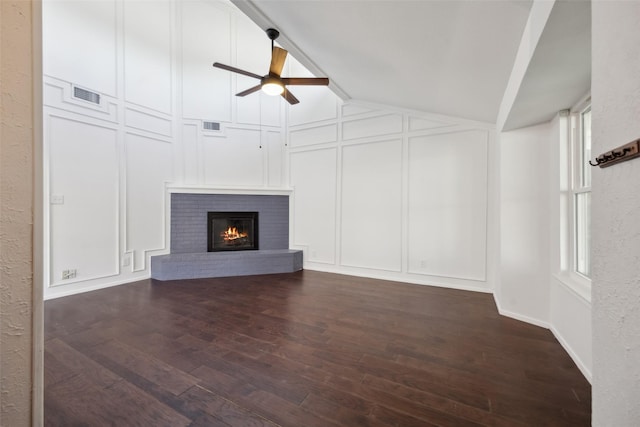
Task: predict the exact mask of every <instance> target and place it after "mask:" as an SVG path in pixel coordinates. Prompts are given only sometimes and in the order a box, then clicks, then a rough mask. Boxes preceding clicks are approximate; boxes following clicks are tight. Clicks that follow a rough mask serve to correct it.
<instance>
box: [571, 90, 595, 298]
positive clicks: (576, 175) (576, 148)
mask: <svg viewBox="0 0 640 427" xmlns="http://www.w3.org/2000/svg"><path fill="white" fill-rule="evenodd" d="M590 109H591V97H590V96H589V97H587V98H586V99H585V100H583V101H582V102H580V103H578V104H577V105H576V106H575V107H574V108H572V109H571V111H570V116H569V119H570V122H569V123H570V124H569V130H570V136H569V137H570V147H571V151H570V156H569V159H568V160H569V170H570V174H571V179H570V189H569V195H570V200H569V201H568V202H569V203H568V206H567V208H568V209H567V211H568V212H567V213H568V216H569V218H568V225H569V239H568V243H569V252H570V253H569V254H568V255H569V256H568V261H569V262H568V264H569V265H568V267H569V268H568V270H569V271H568V273H569V275H570V277H571V279H572V280H573V281H575V282H577V283H579V284H580V285H582V286H585V287H588V288H589V289H590V288H591V278H590V277H588V276H587V275H585V274H583V273H581V272H579V271H578V248H577V239H578V231H577V226H578V210H577V199H578V195H579V194H586V193H589V194H590V193H591V185H590V183H589V185H583V184H582V169H581V163H582V162H583V161H584V162H585V166H584V167H585V168H590V167H591V166H590V165H589V164H588V163H587V161H588V159H587V158H586V156H583V152H582V146H583V144H582V141H583V134H582V117H583V116H582V115H583V113H585V112H587V111H589V110H590ZM589 215H590V213H589ZM588 250H589V248H587V252H588ZM587 256H588V257H589V255H587ZM589 264H590V266H589V270H590V269H591V261H590V260H589Z"/></svg>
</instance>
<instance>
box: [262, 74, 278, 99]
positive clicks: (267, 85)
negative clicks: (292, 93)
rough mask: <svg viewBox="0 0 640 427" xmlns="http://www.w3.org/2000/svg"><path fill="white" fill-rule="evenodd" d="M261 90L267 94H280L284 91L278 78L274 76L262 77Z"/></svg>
mask: <svg viewBox="0 0 640 427" xmlns="http://www.w3.org/2000/svg"><path fill="white" fill-rule="evenodd" d="M260 85H261V86H262V91H263V92H264V93H266V94H267V95H271V96H276V95H282V92H284V85H283V84H282V82H281V81H280V79H279V78H277V77H275V76H265V77H263V78H262V83H260Z"/></svg>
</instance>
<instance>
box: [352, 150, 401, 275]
mask: <svg viewBox="0 0 640 427" xmlns="http://www.w3.org/2000/svg"><path fill="white" fill-rule="evenodd" d="M401 198H402V141H401V140H393V141H385V142H377V143H370V144H360V145H352V146H347V147H344V148H343V151H342V225H341V233H340V235H341V254H342V255H341V264H342V265H346V266H351V267H364V268H372V269H379V270H390V271H400V270H401V269H402V199H401Z"/></svg>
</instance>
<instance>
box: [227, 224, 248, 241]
mask: <svg viewBox="0 0 640 427" xmlns="http://www.w3.org/2000/svg"><path fill="white" fill-rule="evenodd" d="M247 236H248V234H247V233H240V232H239V231H238V229H237V228H236V227H229V228H227V229H226V230H225V231H223V232H222V238H223V239H224V240H225V241H231V240H237V239H242V238H245V237H247Z"/></svg>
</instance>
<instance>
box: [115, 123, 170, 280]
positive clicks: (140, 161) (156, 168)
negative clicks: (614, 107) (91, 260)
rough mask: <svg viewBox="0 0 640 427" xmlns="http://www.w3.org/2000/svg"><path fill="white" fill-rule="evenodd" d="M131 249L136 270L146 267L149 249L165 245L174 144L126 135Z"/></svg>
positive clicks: (128, 219)
mask: <svg viewBox="0 0 640 427" xmlns="http://www.w3.org/2000/svg"><path fill="white" fill-rule="evenodd" d="M126 170H127V175H126V191H127V212H126V216H127V228H126V236H127V237H126V243H127V247H126V250H127V251H133V253H134V257H133V269H134V270H142V269H144V268H145V251H149V250H153V249H163V248H164V247H165V244H166V243H165V235H164V234H165V232H164V230H165V226H164V210H165V200H164V196H165V182H171V181H172V180H173V166H172V159H171V144H170V143H167V142H163V141H160V140H157V139H151V138H146V137H143V136H138V135H131V134H128V135H127V136H126Z"/></svg>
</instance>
